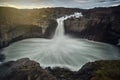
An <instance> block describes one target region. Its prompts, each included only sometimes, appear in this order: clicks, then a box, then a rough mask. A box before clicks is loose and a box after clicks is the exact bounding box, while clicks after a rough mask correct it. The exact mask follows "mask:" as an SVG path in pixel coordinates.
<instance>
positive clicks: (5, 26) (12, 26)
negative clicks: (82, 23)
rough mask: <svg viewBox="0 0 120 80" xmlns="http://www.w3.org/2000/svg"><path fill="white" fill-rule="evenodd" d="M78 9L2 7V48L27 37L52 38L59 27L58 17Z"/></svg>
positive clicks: (0, 22)
mask: <svg viewBox="0 0 120 80" xmlns="http://www.w3.org/2000/svg"><path fill="white" fill-rule="evenodd" d="M76 11H79V9H70V8H41V9H16V8H10V7H0V18H1V19H0V48H3V47H6V46H8V45H9V44H10V43H12V42H15V41H19V40H22V39H26V38H52V36H53V35H54V32H55V29H56V27H57V22H56V18H59V17H62V16H64V15H69V14H73V13H74V12H76Z"/></svg>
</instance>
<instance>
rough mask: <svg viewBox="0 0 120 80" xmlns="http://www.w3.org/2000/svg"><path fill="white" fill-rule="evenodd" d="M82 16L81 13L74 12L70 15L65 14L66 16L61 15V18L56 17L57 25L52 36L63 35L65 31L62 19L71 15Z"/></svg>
mask: <svg viewBox="0 0 120 80" xmlns="http://www.w3.org/2000/svg"><path fill="white" fill-rule="evenodd" d="M82 16H83V15H82V13H78V12H76V13H74V14H72V15H70V16H68V15H66V16H63V17H61V18H58V19H57V23H58V26H57V29H56V32H55V36H54V38H60V37H63V36H65V35H64V32H65V31H64V20H67V19H68V18H71V17H75V18H79V17H82Z"/></svg>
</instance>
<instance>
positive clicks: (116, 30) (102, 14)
mask: <svg viewBox="0 0 120 80" xmlns="http://www.w3.org/2000/svg"><path fill="white" fill-rule="evenodd" d="M119 21H120V6H118V7H111V8H95V9H91V10H86V12H83V17H81V18H78V19H76V18H71V19H68V20H66V21H65V31H66V34H71V35H73V36H76V37H80V38H85V39H90V40H95V41H100V42H107V43H111V44H117V43H118V39H119V38H120V22H119Z"/></svg>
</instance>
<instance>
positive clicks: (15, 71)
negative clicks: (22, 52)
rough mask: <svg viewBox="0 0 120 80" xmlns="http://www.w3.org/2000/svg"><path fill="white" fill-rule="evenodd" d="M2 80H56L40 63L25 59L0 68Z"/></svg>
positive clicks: (0, 78)
mask: <svg viewBox="0 0 120 80" xmlns="http://www.w3.org/2000/svg"><path fill="white" fill-rule="evenodd" d="M0 80H56V78H55V77H53V76H52V75H50V74H49V73H48V72H47V71H46V70H44V69H42V68H41V67H40V65H39V63H37V62H35V61H31V60H29V59H28V58H23V59H20V60H17V61H11V62H7V63H4V64H3V65H2V66H0Z"/></svg>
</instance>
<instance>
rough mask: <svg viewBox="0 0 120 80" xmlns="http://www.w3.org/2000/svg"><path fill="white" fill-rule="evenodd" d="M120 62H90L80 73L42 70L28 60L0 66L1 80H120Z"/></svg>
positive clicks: (52, 69)
mask: <svg viewBox="0 0 120 80" xmlns="http://www.w3.org/2000/svg"><path fill="white" fill-rule="evenodd" d="M119 79H120V60H103V61H95V62H89V63H87V64H85V65H84V66H83V67H82V68H81V69H80V70H79V71H71V70H69V69H66V68H59V67H56V68H50V67H48V68H46V69H42V68H41V67H40V65H39V63H37V62H35V61H31V60H29V59H28V58H23V59H19V60H17V61H9V62H6V63H3V64H1V65H0V80H119Z"/></svg>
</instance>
